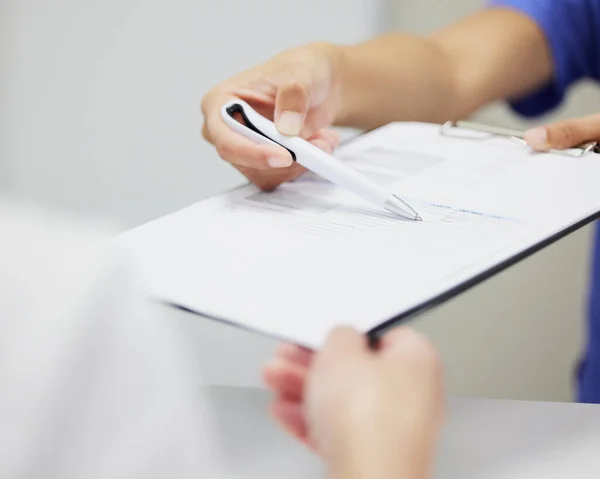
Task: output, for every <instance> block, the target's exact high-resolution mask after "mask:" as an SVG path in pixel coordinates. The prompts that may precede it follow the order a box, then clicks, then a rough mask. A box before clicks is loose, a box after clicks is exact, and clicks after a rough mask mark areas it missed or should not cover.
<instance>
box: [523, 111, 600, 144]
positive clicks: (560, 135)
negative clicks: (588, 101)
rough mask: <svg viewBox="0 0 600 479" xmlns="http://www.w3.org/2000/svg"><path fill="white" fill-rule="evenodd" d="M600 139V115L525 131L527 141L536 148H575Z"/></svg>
mask: <svg viewBox="0 0 600 479" xmlns="http://www.w3.org/2000/svg"><path fill="white" fill-rule="evenodd" d="M599 139H600V115H598V114H595V115H589V116H585V117H582V118H576V119H572V120H564V121H558V122H556V123H551V124H549V125H546V126H543V127H538V128H533V129H531V130H528V131H527V132H525V141H526V142H527V143H528V144H529V146H531V147H532V148H533V149H534V150H538V151H545V150H548V149H550V148H555V149H558V150H561V149H565V148H573V147H576V146H579V145H581V144H583V143H586V142H589V141H595V140H599Z"/></svg>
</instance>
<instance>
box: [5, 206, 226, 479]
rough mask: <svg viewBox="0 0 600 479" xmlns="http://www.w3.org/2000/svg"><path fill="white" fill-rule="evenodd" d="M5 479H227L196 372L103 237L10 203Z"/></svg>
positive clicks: (182, 346)
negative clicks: (102, 244)
mask: <svg viewBox="0 0 600 479" xmlns="http://www.w3.org/2000/svg"><path fill="white" fill-rule="evenodd" d="M0 238H2V240H1V242H0V246H1V247H0V444H2V447H0V477H2V479H17V478H18V479H21V478H27V479H58V478H60V479H75V478H77V479H83V478H85V479H100V478H102V479H106V478H111V479H134V478H135V479H138V478H139V479H142V478H143V479H153V478H169V479H171V478H173V479H178V478H190V479H191V478H194V479H199V478H202V479H205V478H206V479H209V478H213V477H215V478H216V477H221V474H220V473H219V471H218V468H217V466H218V462H219V461H218V459H217V457H216V454H217V452H218V451H217V447H216V444H215V440H216V437H215V435H214V434H213V433H214V431H212V430H211V424H210V417H209V414H208V410H207V408H206V405H205V404H204V402H203V401H202V398H201V397H200V393H199V388H198V385H199V378H198V376H197V368H195V367H193V365H192V364H190V362H189V360H188V358H187V356H186V353H185V347H186V343H185V341H183V338H182V335H181V333H180V331H178V330H177V329H176V326H175V323H171V322H169V320H168V317H166V316H163V315H161V314H160V311H161V310H160V309H159V308H156V307H154V306H153V305H152V304H150V303H148V302H146V301H144V299H143V298H142V296H141V295H140V294H139V291H138V289H137V282H136V279H135V275H134V273H133V272H132V269H131V268H130V267H129V266H128V265H127V263H126V261H124V260H123V259H122V258H118V256H117V255H116V254H108V253H107V252H102V250H101V249H95V248H94V247H93V246H94V244H96V242H97V241H101V240H102V236H101V235H98V234H96V233H91V232H90V230H89V228H86V229H85V230H75V229H74V228H72V227H71V225H70V223H69V222H66V221H64V220H62V219H53V220H48V219H47V217H46V216H44V217H41V216H38V215H37V213H35V212H32V211H31V210H26V209H19V210H15V209H13V208H8V207H6V205H0Z"/></svg>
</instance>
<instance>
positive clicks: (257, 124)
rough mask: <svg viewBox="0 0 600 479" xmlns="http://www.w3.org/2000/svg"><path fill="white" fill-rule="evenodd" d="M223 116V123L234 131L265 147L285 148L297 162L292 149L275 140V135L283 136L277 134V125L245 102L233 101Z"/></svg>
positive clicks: (222, 113) (226, 106) (225, 109)
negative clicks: (272, 145)
mask: <svg viewBox="0 0 600 479" xmlns="http://www.w3.org/2000/svg"><path fill="white" fill-rule="evenodd" d="M235 115H239V116H240V117H241V120H242V121H241V122H240V121H239V120H238V119H236V117H235ZM221 116H222V117H223V121H225V123H226V124H227V126H229V127H230V128H231V129H232V130H234V131H236V132H237V133H240V134H242V135H243V136H245V137H246V138H248V139H249V140H253V141H254V142H255V143H259V144H263V145H269V144H275V145H277V146H280V147H282V148H285V149H286V150H287V151H288V152H289V153H290V155H292V159H293V160H294V161H296V154H295V153H294V152H293V151H292V150H291V149H289V148H288V147H287V146H285V145H283V144H281V143H280V142H278V141H276V140H274V139H273V137H274V136H275V135H277V136H281V134H279V133H278V132H277V128H276V127H275V124H274V123H273V122H272V121H269V120H267V119H266V118H265V117H264V116H262V115H260V114H259V113H257V112H256V110H254V108H252V107H251V106H250V105H248V104H247V103H246V102H245V101H242V100H232V101H230V102H228V103H226V104H225V105H224V106H223V108H222V109H221ZM265 130H266V131H267V132H265ZM269 130H270V131H269Z"/></svg>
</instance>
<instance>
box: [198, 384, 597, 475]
mask: <svg viewBox="0 0 600 479" xmlns="http://www.w3.org/2000/svg"><path fill="white" fill-rule="evenodd" d="M206 390H207V392H208V397H209V398H210V400H211V402H212V404H213V407H214V409H213V410H214V412H215V420H216V423H217V430H218V432H219V434H220V435H221V440H222V443H223V451H224V455H225V460H226V463H227V467H228V471H227V472H228V473H229V474H230V476H228V477H231V478H240V479H243V478H261V479H275V478H278V479H279V478H282V477H285V478H286V479H296V478H298V479H300V478H303V479H306V478H321V477H323V467H322V464H321V463H320V461H319V460H318V459H317V458H316V457H315V456H313V455H312V454H311V453H309V452H308V451H307V450H305V449H304V448H303V447H302V446H300V445H299V444H297V443H295V442H294V441H293V440H291V439H290V438H288V437H287V436H286V435H285V434H284V433H283V432H281V431H280V430H279V429H278V428H277V427H276V426H275V424H274V422H273V421H272V420H271V418H270V417H269V415H268V412H267V411H268V410H267V406H268V403H269V393H268V392H267V391H265V390H262V389H257V388H240V387H228V386H209V387H207V388H206ZM434 477H435V479H450V478H452V479H454V478H456V479H470V478H473V479H475V478H477V479H496V478H498V479H500V478H501V479H509V478H510V479H521V478H523V479H524V478H528V479H538V478H539V479H554V478H569V479H579V478H598V477H600V406H595V405H582V404H568V403H540V402H523V401H502V400H482V399H451V400H449V402H448V421H447V423H446V426H445V428H444V431H443V433H442V437H441V442H440V447H439V450H438V456H437V464H436V473H435V476H434Z"/></svg>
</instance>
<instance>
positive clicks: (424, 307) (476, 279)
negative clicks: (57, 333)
mask: <svg viewBox="0 0 600 479" xmlns="http://www.w3.org/2000/svg"><path fill="white" fill-rule="evenodd" d="M598 219H600V211H598V212H596V213H594V214H593V215H591V216H589V217H587V218H584V219H583V220H581V221H579V222H577V223H574V224H573V225H571V226H569V227H567V228H565V229H564V230H562V231H559V232H558V233H556V234H554V235H552V236H549V237H548V238H546V239H545V240H543V241H540V242H539V243H537V244H535V245H533V246H531V247H529V248H527V249H525V250H523V251H521V252H520V253H518V254H516V255H514V256H511V257H510V258H508V259H506V260H505V261H503V262H501V263H498V264H497V265H495V266H493V267H491V268H489V269H487V270H485V271H482V272H481V273H480V274H478V275H475V276H473V277H472V278H471V279H469V280H467V281H464V282H463V283H460V284H457V285H456V286H454V287H452V288H450V289H448V290H447V291H444V292H443V293H441V294H439V295H437V296H434V297H433V298H431V299H428V300H427V301H425V302H423V303H421V304H419V305H417V306H415V307H413V308H411V309H409V310H407V311H404V312H403V313H401V314H399V315H397V316H394V317H393V318H390V319H388V320H387V321H384V322H382V323H381V324H380V325H378V326H376V327H374V328H372V329H370V330H369V331H367V332H366V333H365V334H366V336H367V338H368V341H369V343H370V344H376V343H377V342H378V341H379V339H380V338H381V337H382V336H383V335H385V333H387V332H388V331H389V330H390V329H393V328H395V327H397V326H399V325H400V324H404V323H406V322H408V321H412V320H414V319H416V318H417V317H418V316H419V315H421V314H423V313H425V312H426V311H429V310H431V309H433V308H436V307H438V306H440V305H442V304H443V303H445V302H447V301H449V300H450V299H453V298H455V297H456V296H458V295H460V294H462V293H464V292H466V291H468V290H469V289H471V288H473V287H475V286H478V285H479V284H481V283H483V282H485V281H486V280H488V279H490V278H492V277H494V276H495V275H497V274H498V273H500V272H502V271H504V270H506V269H508V268H510V267H511V266H514V265H515V264H517V263H519V262H521V261H522V260H524V259H526V258H529V257H530V256H532V255H534V254H535V253H538V252H540V251H542V250H543V249H544V248H546V247H548V246H550V245H552V244H554V243H556V242H557V241H559V240H561V239H563V238H565V237H567V236H568V235H570V234H572V233H574V232H576V231H578V230H580V229H582V228H583V227H585V226H587V225H589V224H591V223H593V222H594V221H596V220H598ZM162 303H163V304H165V305H167V306H168V307H172V308H175V309H178V310H180V311H184V312H186V313H191V314H194V315H197V316H202V317H203V318H206V319H210V320H212V321H217V322H220V323H224V324H227V325H229V326H233V327H235V328H237V329H241V330H244V331H248V332H251V333H254V334H259V335H261V336H264V337H268V338H271V339H273V340H276V341H284V342H291V343H295V344H298V341H296V340H293V339H291V338H287V337H283V336H280V335H277V334H273V333H267V332H265V331H262V330H258V329H255V328H252V327H250V326H246V325H243V324H239V323H237V322H235V321H233V320H229V319H225V318H221V317H218V316H214V315H211V314H206V313H203V312H201V311H198V310H194V309H190V308H188V307H186V306H183V305H180V304H177V303H173V302H168V301H167V302H164V301H162ZM298 345H299V346H301V347H304V348H306V349H310V350H312V349H313V347H312V346H308V345H305V344H298Z"/></svg>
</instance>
